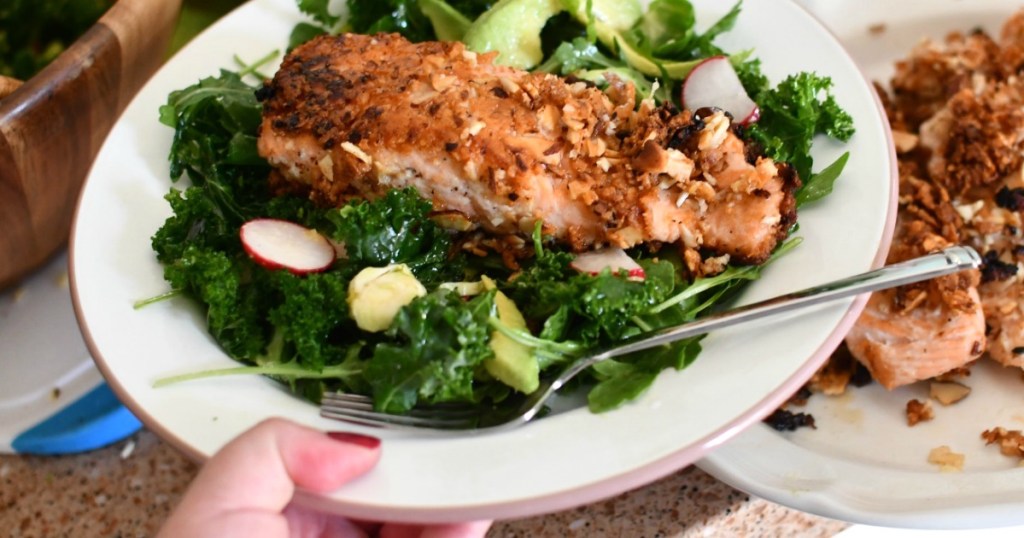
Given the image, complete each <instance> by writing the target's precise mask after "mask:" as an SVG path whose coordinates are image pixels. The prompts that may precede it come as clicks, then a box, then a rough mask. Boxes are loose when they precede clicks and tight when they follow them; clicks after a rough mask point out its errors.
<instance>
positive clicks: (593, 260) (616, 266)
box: [569, 248, 646, 280]
mask: <svg viewBox="0 0 1024 538" xmlns="http://www.w3.org/2000/svg"><path fill="white" fill-rule="evenodd" d="M569 266H570V267H572V268H573V269H575V270H577V271H579V272H581V273H589V274H591V275H596V274H599V273H600V272H601V271H603V270H605V269H611V271H612V273H613V274H619V273H620V272H622V271H626V272H627V273H628V278H629V279H630V280H643V279H644V278H645V277H646V275H645V274H644V269H643V267H640V264H639V263H636V260H634V259H633V258H630V257H629V254H626V252H625V251H624V250H622V249H621V248H603V249H600V250H591V251H590V252H584V253H583V254H580V255H579V256H576V259H575V260H573V261H572V262H570V263H569Z"/></svg>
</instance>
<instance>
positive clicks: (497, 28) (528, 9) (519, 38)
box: [462, 0, 562, 69]
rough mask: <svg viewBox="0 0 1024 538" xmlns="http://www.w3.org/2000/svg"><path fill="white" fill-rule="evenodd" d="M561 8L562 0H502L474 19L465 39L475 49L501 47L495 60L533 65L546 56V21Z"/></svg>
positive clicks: (505, 63) (495, 48) (467, 45)
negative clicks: (542, 39) (542, 40)
mask: <svg viewBox="0 0 1024 538" xmlns="http://www.w3.org/2000/svg"><path fill="white" fill-rule="evenodd" d="M561 11H562V2H561V0H499V2H498V3H496V4H494V6H492V7H491V9H488V10H487V11H485V12H484V13H483V14H482V15H480V17H478V18H477V19H476V20H475V21H473V24H471V25H470V27H469V30H467V31H466V35H464V36H463V37H462V42H463V43H465V44H466V47H467V48H468V49H469V50H472V51H475V52H489V51H492V50H496V51H499V52H498V58H497V59H496V60H495V63H499V64H502V65H508V66H511V67H516V68H519V69H529V68H531V67H533V66H535V65H537V64H539V63H540V61H541V60H543V59H544V53H543V52H542V51H541V44H540V32H541V30H543V29H544V23H546V22H548V19H550V18H551V17H554V16H555V15H557V14H558V13H559V12H561Z"/></svg>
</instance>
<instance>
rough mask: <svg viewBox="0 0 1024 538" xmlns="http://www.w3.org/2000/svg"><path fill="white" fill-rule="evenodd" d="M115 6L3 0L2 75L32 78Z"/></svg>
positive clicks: (78, 0) (102, 0)
mask: <svg viewBox="0 0 1024 538" xmlns="http://www.w3.org/2000/svg"><path fill="white" fill-rule="evenodd" d="M113 4H114V0H3V2H0V75H4V76H7V77H13V78H16V79H20V80H27V79H29V78H31V77H32V76H33V75H35V74H36V73H38V72H39V71H40V70H41V69H42V68H44V67H46V66H47V65H48V64H49V63H50V62H52V61H53V60H54V59H55V58H56V57H57V56H59V55H60V53H62V52H64V50H65V49H67V48H68V46H69V45H70V44H71V43H72V42H74V41H75V40H76V39H78V37H79V36H81V35H82V34H84V33H85V31H86V30H88V29H89V27H90V26H92V24H93V23H95V22H96V21H97V20H99V18H100V16H102V15H103V13H104V12H106V11H107V9H109V8H110V6H112V5H113Z"/></svg>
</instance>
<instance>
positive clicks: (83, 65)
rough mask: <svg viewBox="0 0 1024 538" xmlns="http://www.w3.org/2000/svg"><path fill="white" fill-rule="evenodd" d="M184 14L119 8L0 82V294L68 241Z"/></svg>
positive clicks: (127, 0)
mask: <svg viewBox="0 0 1024 538" xmlns="http://www.w3.org/2000/svg"><path fill="white" fill-rule="evenodd" d="M180 8H181V0H119V1H118V2H115V3H114V5H113V6H112V7H111V8H110V10H108V11H107V13H105V14H104V15H103V17H102V18H101V19H100V20H99V21H98V22H97V23H96V24H95V25H93V26H92V27H91V28H90V29H89V30H88V31H87V32H86V33H85V34H84V35H83V36H82V37H80V38H79V39H78V40H77V41H75V42H74V43H73V44H72V45H71V46H70V47H69V48H68V49H67V50H66V51H64V53H63V54H61V55H60V56H59V57H58V58H57V59H56V60H54V62H53V63H51V64H50V65H48V66H47V67H46V68H45V69H43V70H42V71H41V72H39V73H38V74H37V75H36V76H34V77H32V78H31V79H30V80H28V81H27V82H25V83H24V84H20V85H19V84H17V83H16V82H14V81H11V80H10V79H7V80H5V81H0V289H2V288H4V287H6V286H8V285H10V284H13V283H14V282H16V281H17V280H18V279H20V278H21V277H23V276H25V275H26V274H27V273H29V272H30V271H32V270H33V269H35V268H36V267H38V266H39V265H41V264H42V263H43V262H44V261H46V260H47V259H48V258H49V257H50V256H51V255H52V254H54V253H55V252H56V251H57V250H59V249H60V247H61V246H63V245H64V243H65V242H66V241H67V237H68V232H69V230H70V226H71V218H72V214H73V213H74V206H75V202H76V200H77V199H78V193H79V190H80V188H81V186H82V182H83V181H84V180H85V177H86V175H87V173H88V171H89V168H90V166H92V161H93V158H94V157H95V156H96V152H97V151H99V149H100V145H101V144H102V143H103V140H104V139H105V138H106V136H107V133H108V132H109V131H110V128H111V127H112V126H113V125H114V122H115V121H116V120H117V118H118V117H119V116H120V115H121V112H122V111H123V110H124V108H125V107H126V106H127V105H128V102H129V101H131V99H132V97H133V96H134V95H135V93H136V92H137V91H138V90H139V89H140V88H141V87H142V85H143V83H145V82H146V80H148V79H149V77H150V76H151V75H152V74H153V73H154V72H155V71H156V69H157V68H158V67H159V66H160V65H161V64H162V63H163V61H164V59H165V55H166V52H167V45H168V43H169V42H170V39H171V35H172V34H173V32H174V25H175V23H176V21H177V18H178V12H179V11H180ZM8 92H9V94H8V95H6V96H4V95H3V94H4V93H8ZM154 113H155V112H154Z"/></svg>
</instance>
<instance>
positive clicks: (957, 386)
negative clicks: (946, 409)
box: [928, 381, 971, 405]
mask: <svg viewBox="0 0 1024 538" xmlns="http://www.w3.org/2000/svg"><path fill="white" fill-rule="evenodd" d="M970 393H971V387H968V386H967V385H964V384H961V383H957V382H956V381H932V382H931V385H930V387H929V390H928V396H930V397H931V399H933V400H935V401H937V402H939V403H940V404H942V405H953V404H955V403H957V402H959V401H960V400H963V399H964V398H966V397H967V395H968V394H970Z"/></svg>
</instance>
